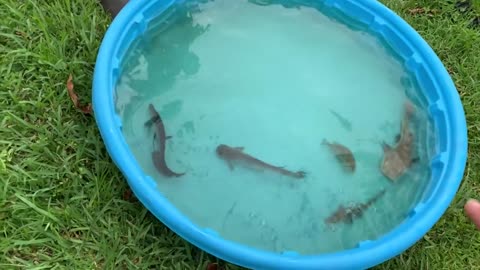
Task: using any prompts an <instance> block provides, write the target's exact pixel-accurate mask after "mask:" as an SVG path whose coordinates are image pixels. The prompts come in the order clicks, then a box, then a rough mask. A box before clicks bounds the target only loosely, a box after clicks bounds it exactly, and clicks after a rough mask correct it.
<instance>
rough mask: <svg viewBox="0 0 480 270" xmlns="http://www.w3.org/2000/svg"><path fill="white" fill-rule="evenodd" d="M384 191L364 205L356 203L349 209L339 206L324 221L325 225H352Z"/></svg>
mask: <svg viewBox="0 0 480 270" xmlns="http://www.w3.org/2000/svg"><path fill="white" fill-rule="evenodd" d="M385 192H386V190H385V189H383V190H381V191H380V192H378V193H377V194H375V196H373V197H372V198H370V200H368V201H367V202H366V203H357V204H356V205H354V206H351V207H346V208H345V207H344V206H343V205H340V206H339V207H338V209H337V211H335V212H334V213H333V214H332V215H331V216H329V217H328V218H326V219H325V223H326V224H335V223H340V222H343V223H345V224H352V223H353V221H354V220H355V219H357V218H360V217H362V216H363V213H364V212H365V211H366V210H367V209H369V208H370V206H371V205H372V204H374V203H375V202H376V201H377V200H378V199H380V197H382V196H383V194H385Z"/></svg>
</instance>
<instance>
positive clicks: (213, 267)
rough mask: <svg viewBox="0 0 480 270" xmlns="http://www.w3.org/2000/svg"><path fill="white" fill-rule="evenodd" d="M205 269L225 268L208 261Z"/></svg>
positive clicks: (222, 269)
mask: <svg viewBox="0 0 480 270" xmlns="http://www.w3.org/2000/svg"><path fill="white" fill-rule="evenodd" d="M207 270H225V268H223V267H221V266H219V265H218V263H209V264H208V265H207Z"/></svg>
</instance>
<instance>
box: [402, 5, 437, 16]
mask: <svg viewBox="0 0 480 270" xmlns="http://www.w3.org/2000/svg"><path fill="white" fill-rule="evenodd" d="M408 13H410V15H420V14H426V15H427V16H429V17H433V15H434V14H437V13H438V10H436V9H425V8H422V7H419V8H412V9H409V10H408Z"/></svg>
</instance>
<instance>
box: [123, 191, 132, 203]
mask: <svg viewBox="0 0 480 270" xmlns="http://www.w3.org/2000/svg"><path fill="white" fill-rule="evenodd" d="M131 198H132V190H131V189H129V188H127V189H126V190H125V191H124V192H123V199H124V200H125V201H130V199H131Z"/></svg>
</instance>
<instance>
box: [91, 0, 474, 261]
mask: <svg viewBox="0 0 480 270" xmlns="http://www.w3.org/2000/svg"><path fill="white" fill-rule="evenodd" d="M178 3H179V2H178V1H171V0H170V1H160V0H158V1H151V0H139V1H130V2H129V3H128V4H127V5H126V6H125V7H124V9H123V10H122V11H121V12H120V13H119V14H118V16H117V17H116V18H115V20H114V21H113V22H112V24H111V25H110V27H109V28H108V30H107V33H106V34H105V37H104V39H103V41H102V44H101V47H100V49H99V52H98V56H97V62H96V65H95V71H94V79H93V110H94V114H95V119H96V122H97V125H98V127H99V130H100V134H101V137H102V139H103V141H104V144H105V146H106V148H107V151H108V153H109V155H110V156H111V158H112V160H113V162H114V163H115V164H116V166H117V167H118V168H119V169H120V171H121V172H122V174H123V175H124V176H125V178H126V180H127V182H128V184H129V186H130V187H131V189H132V191H133V192H134V194H135V196H136V197H137V198H138V199H139V200H140V201H141V202H142V204H143V205H144V206H145V207H146V208H147V209H148V210H149V211H150V212H152V213H153V215H154V216H155V217H156V218H158V219H159V220H160V221H161V222H162V223H163V224H165V225H166V226H167V227H168V228H170V229H171V230H172V231H174V232H175V233H177V234H178V235H180V236H181V237H182V238H184V239H186V240H188V241H189V242H190V243H192V244H193V245H195V246H197V247H199V248H200V249H202V250H204V251H206V252H208V253H210V254H212V255H214V256H216V257H218V258H220V259H223V260H226V261H229V262H231V263H234V264H238V265H241V266H244V267H248V268H251V269H366V268H369V267H372V266H375V265H378V264H380V263H382V262H384V261H386V260H388V259H391V258H393V257H395V256H396V255H399V254H400V253H402V252H403V251H405V250H406V249H408V248H409V247H411V246H412V245H413V244H415V243H416V242H417V241H418V240H419V239H421V238H422V237H423V236H424V235H425V234H426V233H427V232H428V231H429V230H430V229H431V227H432V226H433V225H434V224H435V223H436V222H437V221H438V220H439V219H440V217H441V216H442V215H443V213H444V212H445V210H446V209H447V207H448V206H449V204H450V203H451V201H452V199H453V198H454V196H455V194H456V192H457V190H458V188H459V185H460V183H461V180H462V178H463V173H464V169H465V165H466V157H467V129H466V121H465V114H464V110H463V107H462V104H461V101H460V98H459V95H458V93H457V90H456V88H455V85H454V84H453V82H452V80H451V78H450V76H449V74H448V72H447V71H446V69H445V67H444V66H443V64H442V63H441V61H440V60H439V58H438V57H437V55H436V54H435V53H434V51H433V50H432V49H431V48H430V46H429V45H428V44H427V43H426V42H425V41H424V40H423V39H422V37H421V36H420V35H419V34H418V33H417V32H416V31H415V30H414V29H413V28H411V27H410V26H409V25H408V24H407V23H406V22H405V21H403V20H402V19H401V18H400V17H399V16H397V15H396V14H395V13H394V12H392V11H391V10H389V9H388V8H386V7H385V6H383V5H382V4H381V3H379V2H377V1H375V0H357V1H355V0H325V1H318V2H314V1H310V6H316V5H318V6H319V7H320V6H321V7H323V8H328V9H330V8H331V9H332V10H333V11H334V12H338V13H341V14H346V15H348V16H349V17H351V18H353V19H354V20H355V21H356V22H358V23H361V24H362V25H364V26H365V27H366V28H368V29H369V31H371V32H373V33H375V34H377V35H378V36H379V37H380V38H382V39H383V40H384V41H385V42H386V43H387V44H388V45H389V46H390V47H391V48H392V49H393V50H394V51H395V52H396V53H397V54H398V55H399V56H400V58H401V59H402V61H403V63H404V65H405V67H406V68H407V69H408V70H409V71H410V72H411V73H412V74H413V75H414V76H415V77H416V80H417V83H418V84H419V86H420V87H421V88H422V90H423V93H424V101H425V102H426V104H427V106H428V110H429V112H430V114H431V117H432V120H433V121H434V125H435V129H436V132H437V145H436V152H437V155H436V156H435V158H434V159H433V160H432V161H431V168H432V174H431V181H430V182H429V184H428V186H427V187H426V191H425V193H424V195H423V196H422V198H421V200H420V202H419V203H418V204H417V206H416V207H414V209H413V210H412V211H411V213H410V215H409V216H408V217H407V218H406V219H405V221H404V222H403V223H402V224H400V225H398V226H397V227H396V228H394V230H392V231H391V232H389V233H388V234H386V235H384V236H383V237H381V238H379V239H377V240H372V241H364V242H361V243H359V244H358V245H357V247H356V248H354V249H350V250H345V251H342V252H336V253H330V254H320V255H309V256H304V255H300V254H297V253H296V252H294V251H285V252H283V253H281V254H277V253H273V252H267V251H262V250H258V249H255V248H250V247H246V246H244V245H241V244H239V243H234V242H231V241H228V240H225V239H222V238H221V237H220V236H219V235H218V234H217V233H216V232H215V231H213V230H210V229H208V228H200V227H197V226H196V225H195V224H193V223H192V222H191V221H190V220H189V219H188V218H187V217H185V216H184V215H183V214H182V213H180V212H179V211H178V210H177V209H176V208H175V206H174V205H172V204H171V203H170V202H169V201H168V200H167V199H166V198H165V197H164V196H163V195H162V194H161V192H160V191H159V190H158V189H157V188H156V182H155V181H154V179H152V178H151V177H150V176H148V175H145V174H144V173H143V172H142V169H141V167H140V165H139V164H138V162H137V161H136V160H135V158H134V156H133V154H132V152H131V151H130V149H129V147H128V145H127V143H126V141H125V139H124V137H123V135H122V122H121V119H120V118H119V117H118V116H117V114H116V112H115V104H114V95H115V93H114V91H115V86H116V83H117V80H118V78H119V76H120V74H121V72H122V59H123V58H124V57H125V55H126V53H127V52H128V49H129V48H130V47H131V45H132V44H133V43H134V42H135V41H136V40H137V38H138V37H141V36H142V35H143V34H144V33H146V32H147V30H148V29H150V28H152V24H159V23H161V21H158V19H157V20H155V18H156V17H158V15H159V14H161V13H162V12H164V11H166V10H170V11H171V10H174V7H175V5H176V4H178ZM172 8H173V9H172ZM144 38H147V37H144Z"/></svg>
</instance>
